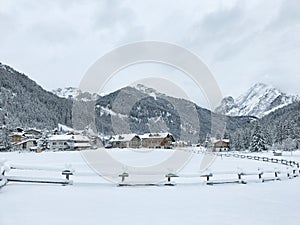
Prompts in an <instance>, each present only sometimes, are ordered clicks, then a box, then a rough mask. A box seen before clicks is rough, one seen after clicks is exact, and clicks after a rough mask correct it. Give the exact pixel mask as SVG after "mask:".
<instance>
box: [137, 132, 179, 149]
mask: <svg viewBox="0 0 300 225" xmlns="http://www.w3.org/2000/svg"><path fill="white" fill-rule="evenodd" d="M140 138H141V141H142V147H144V148H169V147H171V146H172V143H173V142H175V139H174V137H173V136H172V135H171V134H169V133H147V134H143V135H141V136H140Z"/></svg>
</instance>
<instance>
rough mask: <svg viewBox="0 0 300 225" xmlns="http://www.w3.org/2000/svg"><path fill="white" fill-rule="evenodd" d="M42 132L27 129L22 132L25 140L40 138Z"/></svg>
mask: <svg viewBox="0 0 300 225" xmlns="http://www.w3.org/2000/svg"><path fill="white" fill-rule="evenodd" d="M42 134H43V133H42V132H41V131H39V130H36V129H28V130H25V131H24V136H26V137H27V138H40V137H42Z"/></svg>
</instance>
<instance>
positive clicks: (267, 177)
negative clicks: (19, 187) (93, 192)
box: [0, 150, 300, 187]
mask: <svg viewBox="0 0 300 225" xmlns="http://www.w3.org/2000/svg"><path fill="white" fill-rule="evenodd" d="M183 151H187V150H183ZM190 151H191V150H190ZM192 151H193V152H194V153H195V154H200V153H202V154H213V155H216V156H220V157H223V156H224V157H235V158H240V159H246V160H256V161H261V162H264V163H276V164H281V165H284V166H287V169H286V170H277V169H275V170H260V169H258V170H257V171H247V172H244V171H214V172H208V171H207V172H203V173H193V174H192V173H190V174H181V173H178V174H175V173H168V174H166V175H165V178H166V181H165V183H164V184H165V185H174V183H172V181H173V180H174V179H176V180H177V179H180V178H199V181H201V179H203V182H204V183H205V184H207V185H216V184H229V183H237V184H246V183H247V182H249V179H248V177H253V176H254V177H255V180H256V181H259V182H266V181H275V180H283V179H292V178H295V177H298V176H299V175H300V170H299V163H298V162H295V161H291V160H285V159H276V158H269V157H265V156H251V155H243V154H237V153H229V152H227V153H219V152H218V153H216V152H207V151H200V150H199V151H196V150H192ZM0 166H1V175H0V187H3V186H5V185H6V184H7V182H29V183H41V184H61V185H71V184H73V182H72V181H71V180H70V178H71V176H95V175H96V173H94V172H86V171H76V170H75V169H72V167H71V165H69V166H66V167H65V168H62V167H46V166H28V165H20V164H10V165H9V166H8V164H5V163H4V162H3V161H1V162H0ZM9 170H28V171H30V170H34V171H54V172H60V173H61V175H63V176H65V179H53V178H34V177H31V178H30V177H14V176H5V173H6V172H8V171H9ZM97 175H98V176H100V177H118V178H120V183H119V186H127V185H131V184H129V183H127V182H126V181H127V179H128V177H130V176H133V175H141V176H148V175H157V174H154V173H152V172H151V171H149V172H148V173H147V172H146V173H145V172H144V173H136V172H135V173H129V172H123V173H121V174H104V175H101V174H97ZM220 176H221V178H220ZM226 176H234V177H231V178H226V179H224V177H226ZM245 178H246V179H245ZM144 185H149V184H144Z"/></svg>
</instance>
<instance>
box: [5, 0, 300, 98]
mask: <svg viewBox="0 0 300 225" xmlns="http://www.w3.org/2000/svg"><path fill="white" fill-rule="evenodd" d="M299 12H300V1H298V0H265V1H261V0H251V1H236V0H226V1H218V0H207V1H200V0H199V1H198V0H191V1H189V0H182V1H181V0H176V1H174V0H164V1H161V0H143V1H138V0H124V1H117V0H68V1H66V0H51V1H49V0H0V32H1V33H0V62H2V63H4V64H8V65H10V66H12V67H14V68H16V69H17V70H19V71H21V72H24V73H25V74H27V75H28V76H29V77H30V78H32V79H33V80H35V81H36V82H37V83H38V84H40V85H42V86H43V87H44V88H46V89H48V90H51V89H54V88H58V87H66V86H78V85H79V82H80V80H81V78H82V77H83V76H84V74H85V72H86V71H87V69H88V68H89V67H90V66H91V65H92V64H93V63H94V62H95V61H96V60H97V59H99V58H100V57H101V56H103V55H104V54H105V53H107V52H109V51H110V50H112V49H114V48H116V47H118V46H122V45H124V44H127V43H130V42H134V41H142V40H157V41H166V42H171V43H175V44H178V45H180V46H183V47H185V48H187V49H189V50H191V51H192V52H194V53H196V54H197V55H198V56H199V57H200V58H201V59H202V60H203V62H204V63H205V64H206V65H207V66H208V67H209V68H210V70H211V72H212V73H213V75H214V76H215V79H216V80H217V82H218V84H219V86H220V89H221V91H222V93H223V95H226V96H227V95H233V96H235V97H236V96H238V95H239V94H241V93H242V92H244V91H245V90H246V89H248V88H249V87H250V86H251V85H252V84H254V83H256V82H265V83H268V84H271V85H274V86H275V87H279V88H280V89H281V90H283V91H285V92H288V93H291V94H300V88H299V84H300V69H299V61H300V13H299ZM143 72H145V73H149V71H143ZM160 72H161V71H160ZM152 75H153V74H152ZM168 76H171V75H168ZM134 78H135V79H139V77H138V75H137V74H136V75H135V76H134ZM170 79H171V77H170ZM133 81H134V79H133V78H132V79H131V80H130V81H129V80H128V83H132V82H133ZM126 82H127V81H126V79H125V78H124V76H123V80H122V81H121V80H120V81H119V85H120V86H122V85H124V84H126ZM117 85H118V83H117V84H116V83H115V84H114V85H111V89H114V88H117ZM187 86H188V85H187ZM187 89H189V88H187ZM107 91H110V90H109V89H107ZM192 98H193V97H192Z"/></svg>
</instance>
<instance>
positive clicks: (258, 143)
mask: <svg viewBox="0 0 300 225" xmlns="http://www.w3.org/2000/svg"><path fill="white" fill-rule="evenodd" d="M250 150H251V151H252V152H260V151H263V150H266V142H265V138H264V136H263V132H262V129H261V127H260V125H259V123H257V124H256V125H255V128H254V132H253V135H252V140H251V144H250Z"/></svg>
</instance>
